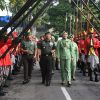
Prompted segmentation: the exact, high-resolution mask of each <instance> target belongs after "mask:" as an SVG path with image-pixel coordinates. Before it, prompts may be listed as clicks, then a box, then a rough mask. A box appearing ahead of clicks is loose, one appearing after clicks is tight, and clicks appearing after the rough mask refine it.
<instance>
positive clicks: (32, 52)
mask: <svg viewBox="0 0 100 100" xmlns="http://www.w3.org/2000/svg"><path fill="white" fill-rule="evenodd" d="M26 34H27V35H26V36H25V39H24V40H23V41H22V43H21V51H22V52H23V55H22V61H23V66H24V81H23V84H26V83H28V82H29V80H30V79H31V74H32V67H33V58H36V51H37V49H36V48H37V45H36V43H35V42H34V41H31V39H30V33H26Z"/></svg>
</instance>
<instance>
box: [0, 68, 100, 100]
mask: <svg viewBox="0 0 100 100" xmlns="http://www.w3.org/2000/svg"><path fill="white" fill-rule="evenodd" d="M76 76H77V77H76V78H77V80H76V81H73V82H72V86H71V87H70V88H68V87H67V86H64V87H63V88H64V89H65V90H66V91H65V92H66V93H68V94H69V95H70V97H71V98H70V99H69V98H68V96H67V98H66V97H65V95H66V93H65V95H64V93H63V91H62V89H61V88H62V85H61V84H60V83H61V79H60V71H55V74H54V76H53V79H52V83H51V86H50V87H46V86H44V85H43V84H41V74H40V71H39V69H38V66H37V67H36V68H35V70H33V75H32V79H31V81H30V83H28V84H26V85H22V80H23V72H20V73H19V74H18V75H16V76H15V77H14V80H13V81H12V82H11V85H10V87H9V88H7V89H5V90H6V91H8V93H7V94H6V96H4V97H0V100H100V82H98V83H95V82H90V81H89V78H88V77H83V76H82V74H81V73H79V72H77V75H76Z"/></svg>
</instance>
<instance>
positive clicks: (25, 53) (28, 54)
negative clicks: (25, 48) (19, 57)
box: [23, 53, 33, 56]
mask: <svg viewBox="0 0 100 100" xmlns="http://www.w3.org/2000/svg"><path fill="white" fill-rule="evenodd" d="M23 55H27V56H30V55H33V54H28V53H24V54H23Z"/></svg>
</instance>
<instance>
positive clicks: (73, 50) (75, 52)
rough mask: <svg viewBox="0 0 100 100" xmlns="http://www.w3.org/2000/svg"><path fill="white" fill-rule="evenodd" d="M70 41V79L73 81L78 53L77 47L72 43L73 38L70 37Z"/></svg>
mask: <svg viewBox="0 0 100 100" xmlns="http://www.w3.org/2000/svg"><path fill="white" fill-rule="evenodd" d="M70 40H71V48H72V53H71V54H72V60H71V76H72V79H73V80H75V71H76V62H77V61H78V58H79V51H78V46H77V44H76V43H75V42H74V36H73V35H71V36H70Z"/></svg>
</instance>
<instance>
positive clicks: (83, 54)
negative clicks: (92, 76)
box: [78, 32, 87, 76]
mask: <svg viewBox="0 0 100 100" xmlns="http://www.w3.org/2000/svg"><path fill="white" fill-rule="evenodd" d="M78 48H79V54H80V66H81V70H82V73H83V76H85V75H86V66H85V64H86V55H87V48H86V41H85V32H82V34H81V38H80V40H79V41H78Z"/></svg>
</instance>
